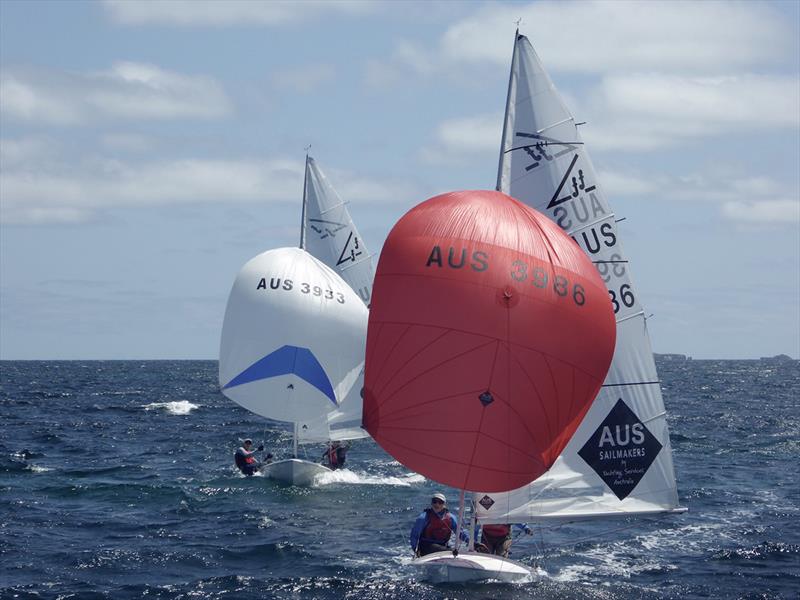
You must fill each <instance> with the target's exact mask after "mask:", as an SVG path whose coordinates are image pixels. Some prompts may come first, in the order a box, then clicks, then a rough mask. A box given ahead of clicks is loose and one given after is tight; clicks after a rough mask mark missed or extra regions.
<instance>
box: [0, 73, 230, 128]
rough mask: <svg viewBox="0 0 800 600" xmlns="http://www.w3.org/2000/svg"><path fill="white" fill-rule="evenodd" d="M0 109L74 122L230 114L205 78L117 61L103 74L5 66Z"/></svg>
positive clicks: (51, 120) (0, 82)
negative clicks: (9, 67)
mask: <svg viewBox="0 0 800 600" xmlns="http://www.w3.org/2000/svg"><path fill="white" fill-rule="evenodd" d="M0 109H1V110H2V112H3V114H4V115H6V116H9V117H12V118H16V119H20V120H25V121H31V122H46V123H52V124H56V125H74V124H80V123H84V122H87V121H90V120H93V119H96V118H97V117H105V118H109V119H187V118H188V119H212V118H218V117H222V116H225V115H227V114H229V113H230V112H231V103H230V101H229V100H228V98H227V96H226V95H225V92H224V91H223V90H222V88H221V86H220V85H219V84H218V83H217V82H215V81H214V80H213V79H211V78H209V77H204V76H198V75H194V76H190V75H182V74H180V73H174V72H170V71H166V70H164V69H161V68H159V67H157V66H154V65H147V64H141V63H133V62H120V63H116V64H114V65H113V66H112V67H111V69H109V70H107V71H102V72H87V73H67V72H50V71H32V70H15V69H4V71H3V74H2V75H1V76H0Z"/></svg>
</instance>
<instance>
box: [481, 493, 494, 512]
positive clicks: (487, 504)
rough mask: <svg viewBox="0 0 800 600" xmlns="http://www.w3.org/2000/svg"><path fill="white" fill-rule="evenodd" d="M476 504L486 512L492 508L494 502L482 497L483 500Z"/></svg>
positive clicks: (487, 497)
mask: <svg viewBox="0 0 800 600" xmlns="http://www.w3.org/2000/svg"><path fill="white" fill-rule="evenodd" d="M478 503H479V504H480V505H481V506H482V507H483V508H485V509H486V510H489V509H490V508H492V506H494V500H492V499H491V498H490V497H489V496H484V497H483V498H481V499H480V500H478Z"/></svg>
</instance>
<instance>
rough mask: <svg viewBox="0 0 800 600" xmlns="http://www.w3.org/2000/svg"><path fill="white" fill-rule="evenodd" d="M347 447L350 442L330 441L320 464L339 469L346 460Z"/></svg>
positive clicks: (348, 447)
mask: <svg viewBox="0 0 800 600" xmlns="http://www.w3.org/2000/svg"><path fill="white" fill-rule="evenodd" d="M349 449H350V444H343V443H342V442H330V443H329V444H328V447H327V448H326V449H325V452H324V453H323V455H322V464H323V465H325V466H326V467H329V468H330V469H331V470H333V471H335V470H336V469H341V468H342V467H344V461H345V460H346V457H347V451H348V450H349Z"/></svg>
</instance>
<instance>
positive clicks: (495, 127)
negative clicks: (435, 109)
mask: <svg viewBox="0 0 800 600" xmlns="http://www.w3.org/2000/svg"><path fill="white" fill-rule="evenodd" d="M502 132H503V115H501V114H500V113H490V114H483V115H476V116H472V117H461V118H456V119H448V120H446V121H443V122H442V123H440V124H439V125H438V126H437V127H436V132H435V136H434V140H433V143H432V144H430V145H428V146H426V147H424V148H423V149H422V150H421V151H420V156H421V158H422V160H423V161H425V162H427V163H429V164H453V163H458V162H464V161H468V160H472V159H474V158H476V157H480V156H486V157H490V156H492V155H495V156H496V155H497V153H498V152H499V150H500V138H501V136H502Z"/></svg>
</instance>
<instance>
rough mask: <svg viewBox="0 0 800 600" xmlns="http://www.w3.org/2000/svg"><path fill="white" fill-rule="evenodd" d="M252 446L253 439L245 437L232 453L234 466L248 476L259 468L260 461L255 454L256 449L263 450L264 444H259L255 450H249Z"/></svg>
mask: <svg viewBox="0 0 800 600" xmlns="http://www.w3.org/2000/svg"><path fill="white" fill-rule="evenodd" d="M252 447H253V440H251V439H246V440H245V441H244V443H243V444H242V446H240V447H239V449H238V450H237V451H236V454H235V455H234V460H235V461H236V466H237V467H239V470H240V471H241V472H242V473H244V474H245V475H247V476H248V477H250V476H251V475H252V474H253V473H255V472H257V471H258V470H259V469H260V468H261V463H260V462H259V461H258V459H257V458H256V456H255V454H256V451H258V452H261V451H263V450H264V446H259V447H258V448H256V449H255V450H251V448H252Z"/></svg>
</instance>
